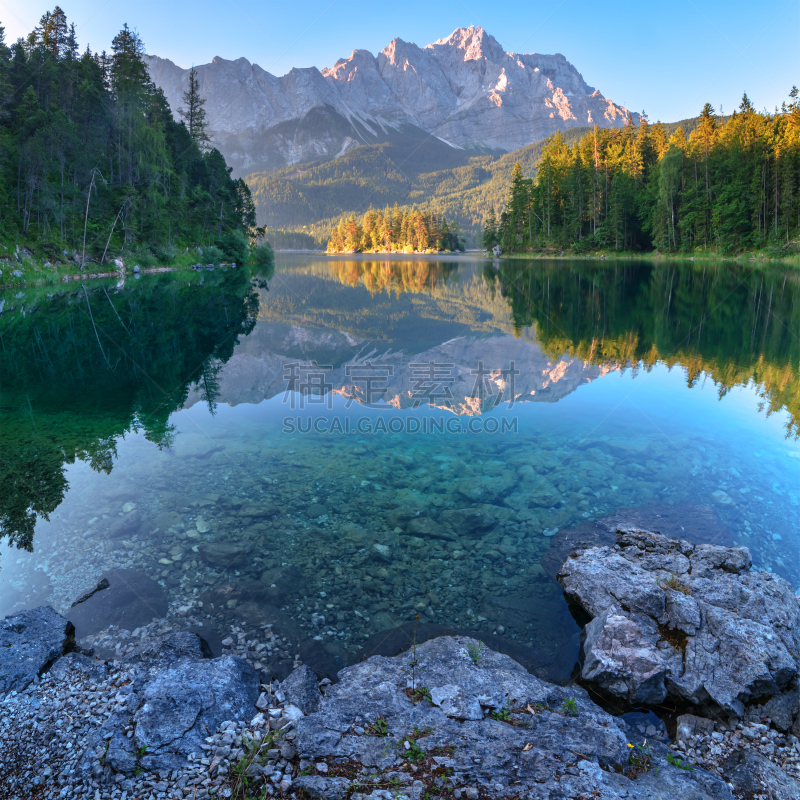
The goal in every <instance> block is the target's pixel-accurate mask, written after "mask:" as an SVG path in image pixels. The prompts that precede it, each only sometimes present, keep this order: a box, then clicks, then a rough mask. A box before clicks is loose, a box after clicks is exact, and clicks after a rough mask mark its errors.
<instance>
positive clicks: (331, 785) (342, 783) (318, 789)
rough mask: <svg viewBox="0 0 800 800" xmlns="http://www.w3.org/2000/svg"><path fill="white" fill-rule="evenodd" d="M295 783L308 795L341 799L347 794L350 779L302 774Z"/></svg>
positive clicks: (333, 799) (323, 799)
mask: <svg viewBox="0 0 800 800" xmlns="http://www.w3.org/2000/svg"><path fill="white" fill-rule="evenodd" d="M326 766H327V764H326ZM293 785H294V786H296V787H297V788H298V789H300V790H301V791H303V792H305V794H306V796H307V797H313V798H317V799H318V800H339V798H344V797H346V796H347V789H348V787H349V786H350V781H349V780H347V778H326V777H325V776H323V775H301V776H300V777H299V778H295V781H294V784H293Z"/></svg>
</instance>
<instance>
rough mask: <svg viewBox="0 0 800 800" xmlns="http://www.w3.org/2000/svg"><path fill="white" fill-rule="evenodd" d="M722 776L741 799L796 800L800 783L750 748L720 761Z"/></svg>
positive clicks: (799, 795) (799, 791)
mask: <svg viewBox="0 0 800 800" xmlns="http://www.w3.org/2000/svg"><path fill="white" fill-rule="evenodd" d="M722 774H723V775H724V776H725V777H726V778H727V779H728V780H729V781H730V782H731V783H733V784H735V786H736V788H737V789H738V790H739V791H740V792H741V795H740V796H741V797H746V798H750V797H752V798H756V797H767V798H769V800H797V798H798V797H800V781H797V780H795V779H794V778H792V777H791V776H790V775H787V774H786V773H785V772H784V771H783V770H782V769H780V768H779V767H778V766H777V765H776V764H773V763H772V762H771V761H770V760H769V759H767V758H765V757H764V756H762V755H760V754H759V753H757V752H755V751H754V750H752V749H749V748H746V749H743V750H738V751H737V752H735V753H733V755H731V756H729V757H728V758H726V759H725V761H723V762H722Z"/></svg>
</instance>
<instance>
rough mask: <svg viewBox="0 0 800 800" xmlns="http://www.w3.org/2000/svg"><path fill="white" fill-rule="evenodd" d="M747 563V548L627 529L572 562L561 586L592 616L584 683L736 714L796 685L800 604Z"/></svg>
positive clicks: (629, 696)
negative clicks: (612, 542)
mask: <svg viewBox="0 0 800 800" xmlns="http://www.w3.org/2000/svg"><path fill="white" fill-rule="evenodd" d="M751 564H752V560H751V558H750V552H749V551H748V549H747V548H745V547H718V546H715V545H693V544H690V543H689V542H688V541H686V540H683V539H669V538H667V537H666V536H662V535H660V534H657V533H650V532H622V531H621V532H619V533H618V534H617V544H616V545H615V546H614V547H608V546H606V547H590V548H588V549H585V550H582V551H579V552H578V553H575V554H573V555H571V556H569V557H568V558H567V559H566V560H565V561H564V563H563V565H562V567H561V571H560V572H559V575H558V580H559V583H560V584H561V586H562V587H563V589H564V591H565V593H566V595H567V597H568V598H569V599H570V600H571V601H572V602H573V603H575V604H576V605H577V606H579V607H580V609H581V610H582V611H583V612H585V613H586V614H588V615H589V616H590V617H591V618H592V619H591V622H589V623H588V624H587V625H586V630H585V640H584V655H585V660H584V663H583V666H582V670H581V675H582V677H583V679H584V680H587V681H590V682H592V683H595V684H597V685H598V686H599V687H600V688H601V689H603V690H604V691H606V692H608V693H609V694H611V695H614V696H615V697H618V698H621V699H623V700H625V701H628V702H631V703H648V704H654V703H659V702H661V701H663V700H664V699H665V698H666V697H667V695H670V696H672V697H674V698H678V699H680V700H681V701H683V702H685V703H689V704H692V705H694V706H696V707H698V708H700V709H702V710H703V711H704V712H705V713H708V714H712V715H714V714H723V715H727V716H733V717H741V716H743V714H744V712H745V706H746V705H747V704H748V703H750V702H752V701H755V700H759V701H760V702H763V701H764V698H765V697H769V696H773V695H779V694H780V693H781V692H783V691H784V690H787V689H790V688H791V686H792V685H793V684H794V682H795V681H796V680H797V677H798V671H800V601H798V598H797V597H795V594H794V591H793V590H792V587H791V586H790V584H789V583H788V582H787V581H785V580H783V579H782V578H780V577H778V576H776V575H773V574H771V573H768V572H761V573H751V572H749V569H750V567H751ZM787 698H789V699H788V700H787V702H791V698H792V695H791V693H789V694H787Z"/></svg>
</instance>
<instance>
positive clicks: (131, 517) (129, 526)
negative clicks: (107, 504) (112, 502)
mask: <svg viewBox="0 0 800 800" xmlns="http://www.w3.org/2000/svg"><path fill="white" fill-rule="evenodd" d="M105 522H106V524H107V525H108V527H107V528H106V529H105V531H103V533H104V534H105V535H106V536H108V537H109V538H111V539H119V538H122V537H127V536H133V535H134V534H135V533H138V532H139V529H140V528H141V527H142V517H141V515H140V514H139V512H138V511H136V510H135V509H133V510H131V511H130V512H129V513H127V514H122V516H120V517H113V518H111V519H109V520H107V521H105Z"/></svg>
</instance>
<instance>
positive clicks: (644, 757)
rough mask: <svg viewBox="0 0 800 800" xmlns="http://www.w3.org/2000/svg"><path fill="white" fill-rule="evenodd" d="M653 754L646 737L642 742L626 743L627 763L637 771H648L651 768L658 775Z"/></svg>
mask: <svg viewBox="0 0 800 800" xmlns="http://www.w3.org/2000/svg"><path fill="white" fill-rule="evenodd" d="M655 760H656V759H655V756H654V755H653V753H652V751H651V749H650V743H649V742H648V741H647V739H645V740H644V742H642V744H636V745H634V744H629V745H628V764H630V766H631V767H633V768H634V769H635V770H636V771H637V772H639V773H645V772H649V771H650V770H651V769H652V770H653V771H654V772H655V773H656V775H658V766H657V765H656V763H655Z"/></svg>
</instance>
